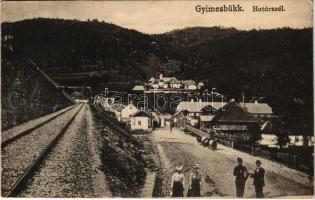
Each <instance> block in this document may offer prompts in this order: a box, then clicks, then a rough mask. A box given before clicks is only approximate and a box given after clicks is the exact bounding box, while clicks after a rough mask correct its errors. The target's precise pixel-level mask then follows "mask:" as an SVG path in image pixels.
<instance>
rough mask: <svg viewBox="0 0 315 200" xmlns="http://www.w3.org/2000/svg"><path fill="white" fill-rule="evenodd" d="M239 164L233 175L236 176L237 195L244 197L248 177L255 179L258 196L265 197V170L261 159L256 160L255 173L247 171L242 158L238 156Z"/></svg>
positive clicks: (254, 183)
mask: <svg viewBox="0 0 315 200" xmlns="http://www.w3.org/2000/svg"><path fill="white" fill-rule="evenodd" d="M237 163H238V165H237V166H236V167H235V168H234V171H233V175H234V176H235V186H236V196H237V197H243V196H244V189H245V183H246V180H247V178H248V177H251V178H253V179H254V181H253V185H254V186H255V193H256V198H264V193H263V188H264V187H265V170H264V168H262V167H261V162H260V160H256V169H255V171H254V172H253V173H250V172H248V171H247V168H246V167H245V166H244V165H243V160H242V158H240V157H238V158H237Z"/></svg>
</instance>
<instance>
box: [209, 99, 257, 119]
mask: <svg viewBox="0 0 315 200" xmlns="http://www.w3.org/2000/svg"><path fill="white" fill-rule="evenodd" d="M212 121H214V122H255V123H258V119H257V118H256V117H254V116H253V115H252V114H250V113H249V112H248V111H247V110H246V109H244V108H243V107H242V106H241V105H239V104H238V103H237V102H235V101H232V102H229V103H228V104H226V105H225V106H223V108H220V109H219V110H218V111H217V112H216V113H215V117H214V118H213V120H212Z"/></svg>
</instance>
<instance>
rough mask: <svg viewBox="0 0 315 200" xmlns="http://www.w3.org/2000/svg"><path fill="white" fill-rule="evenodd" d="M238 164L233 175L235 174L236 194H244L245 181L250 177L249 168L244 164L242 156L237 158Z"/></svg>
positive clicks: (240, 195) (239, 195) (238, 195)
mask: <svg viewBox="0 0 315 200" xmlns="http://www.w3.org/2000/svg"><path fill="white" fill-rule="evenodd" d="M237 163H238V165H237V166H236V167H234V171H233V175H234V176H235V186H236V196H237V197H243V196H244V188H245V182H246V180H247V178H248V175H247V168H246V167H245V166H243V160H242V158H240V157H238V158H237Z"/></svg>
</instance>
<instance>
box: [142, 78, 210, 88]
mask: <svg viewBox="0 0 315 200" xmlns="http://www.w3.org/2000/svg"><path fill="white" fill-rule="evenodd" d="M146 85H147V86H149V90H152V89H159V90H162V91H165V92H167V91H173V92H175V91H185V90H187V91H189V90H197V89H201V88H202V87H204V83H202V82H199V83H198V84H196V82H195V81H194V80H178V79H177V78H176V77H174V76H171V77H165V76H163V74H160V76H159V78H154V77H151V78H150V79H149V80H148V82H147V83H146Z"/></svg>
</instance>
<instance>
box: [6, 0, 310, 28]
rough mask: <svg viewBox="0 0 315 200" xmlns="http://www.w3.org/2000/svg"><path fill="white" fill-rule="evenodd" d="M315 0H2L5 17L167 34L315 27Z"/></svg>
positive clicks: (13, 19) (7, 18) (16, 19)
mask: <svg viewBox="0 0 315 200" xmlns="http://www.w3.org/2000/svg"><path fill="white" fill-rule="evenodd" d="M223 4H225V5H231V4H235V5H237V4H240V5H241V6H242V7H243V8H244V10H245V12H240V13H231V12H230V13H205V14H201V13H198V12H196V11H195V7H196V5H201V6H206V5H208V6H222V5H223ZM254 5H257V6H266V5H268V6H280V5H284V8H285V9H286V12H265V13H262V12H260V13H257V12H252V6H254ZM312 7H313V5H312V2H311V1H310V0H278V1H275V0H269V1H268V0H251V1H250V0H239V1H236V0H220V1H120V2H119V1H71V2H69V1H68V2H66V1H51V2H49V1H24V2H21V1H19V2H12V1H6V2H3V1H2V2H1V18H2V21H11V22H12V21H18V20H22V19H30V18H34V17H35V18H36V17H45V18H57V17H58V18H63V19H78V20H82V21H86V20H87V19H98V20H100V21H102V20H104V21H105V22H111V23H114V24H116V25H119V26H122V27H125V28H131V29H135V30H138V31H141V32H145V33H163V32H167V31H171V30H174V29H180V28H185V27H194V26H204V27H211V26H223V27H235V28H237V29H245V30H249V29H254V28H256V29H271V28H281V27H292V28H303V27H312V26H313V22H312V17H313V16H312Z"/></svg>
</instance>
